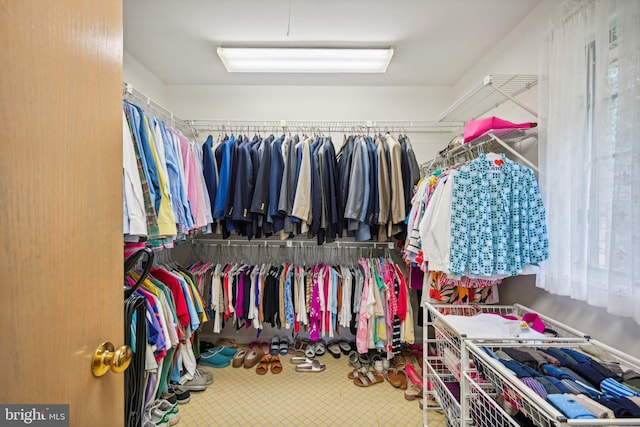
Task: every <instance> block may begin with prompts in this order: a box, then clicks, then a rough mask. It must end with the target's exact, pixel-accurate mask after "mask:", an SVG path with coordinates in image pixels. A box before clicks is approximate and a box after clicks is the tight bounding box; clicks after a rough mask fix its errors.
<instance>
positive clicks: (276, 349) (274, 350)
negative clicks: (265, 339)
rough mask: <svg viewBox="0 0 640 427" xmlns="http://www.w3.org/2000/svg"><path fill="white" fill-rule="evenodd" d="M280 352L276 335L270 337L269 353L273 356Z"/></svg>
mask: <svg viewBox="0 0 640 427" xmlns="http://www.w3.org/2000/svg"><path fill="white" fill-rule="evenodd" d="M278 353H280V340H279V339H278V337H273V338H271V349H270V350H269V354H271V355H272V356H275V355H276V354H278Z"/></svg>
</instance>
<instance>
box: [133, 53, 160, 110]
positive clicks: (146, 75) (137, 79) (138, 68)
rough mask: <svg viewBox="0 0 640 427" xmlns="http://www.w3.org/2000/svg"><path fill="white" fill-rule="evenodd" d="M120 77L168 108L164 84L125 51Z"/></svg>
mask: <svg viewBox="0 0 640 427" xmlns="http://www.w3.org/2000/svg"><path fill="white" fill-rule="evenodd" d="M122 79H123V81H124V82H125V83H129V84H131V85H133V87H134V88H135V89H137V90H138V91H140V92H142V93H144V94H145V95H146V96H148V97H149V98H151V99H152V100H153V101H154V102H156V103H157V104H160V105H162V106H164V107H166V108H169V105H167V88H166V86H165V84H164V83H163V82H162V81H161V80H160V79H159V78H158V77H156V75H155V74H153V73H152V72H151V71H150V70H149V69H148V68H146V67H145V66H144V65H142V64H141V63H140V62H138V60H137V59H135V58H134V57H133V56H131V55H130V54H129V53H128V52H127V51H125V52H124V57H123V70H122Z"/></svg>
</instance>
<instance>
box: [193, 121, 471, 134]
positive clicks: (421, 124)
mask: <svg viewBox="0 0 640 427" xmlns="http://www.w3.org/2000/svg"><path fill="white" fill-rule="evenodd" d="M185 123H186V124H187V125H188V126H190V127H192V128H193V129H195V130H196V132H326V133H329V132H341V133H349V132H352V133H369V132H372V133H375V132H400V133H409V134H411V133H434V134H449V133H451V132H453V131H454V130H456V129H459V128H460V127H461V126H464V123H462V122H449V121H437V122H429V121H411V120H378V121H375V120H356V121H317V120H291V121H289V120H186V121H185Z"/></svg>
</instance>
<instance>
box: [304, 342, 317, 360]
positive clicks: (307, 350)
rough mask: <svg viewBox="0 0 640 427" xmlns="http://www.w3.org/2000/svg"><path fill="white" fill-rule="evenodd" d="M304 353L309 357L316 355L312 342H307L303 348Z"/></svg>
mask: <svg viewBox="0 0 640 427" xmlns="http://www.w3.org/2000/svg"><path fill="white" fill-rule="evenodd" d="M304 355H305V356H307V357H308V358H310V359H313V358H314V357H316V346H315V345H314V344H313V343H307V344H306V345H305V348H304Z"/></svg>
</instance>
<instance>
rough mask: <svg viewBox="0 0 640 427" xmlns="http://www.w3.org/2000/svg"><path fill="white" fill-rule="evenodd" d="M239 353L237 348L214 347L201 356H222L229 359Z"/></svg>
mask: <svg viewBox="0 0 640 427" xmlns="http://www.w3.org/2000/svg"><path fill="white" fill-rule="evenodd" d="M237 352H238V350H236V349H235V348H230V347H213V348H210V349H209V350H207V351H206V352H205V353H202V354H201V355H200V357H204V356H205V355H207V354H212V353H213V354H222V355H223V356H226V357H228V358H232V357H233V356H235V355H236V353H237Z"/></svg>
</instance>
